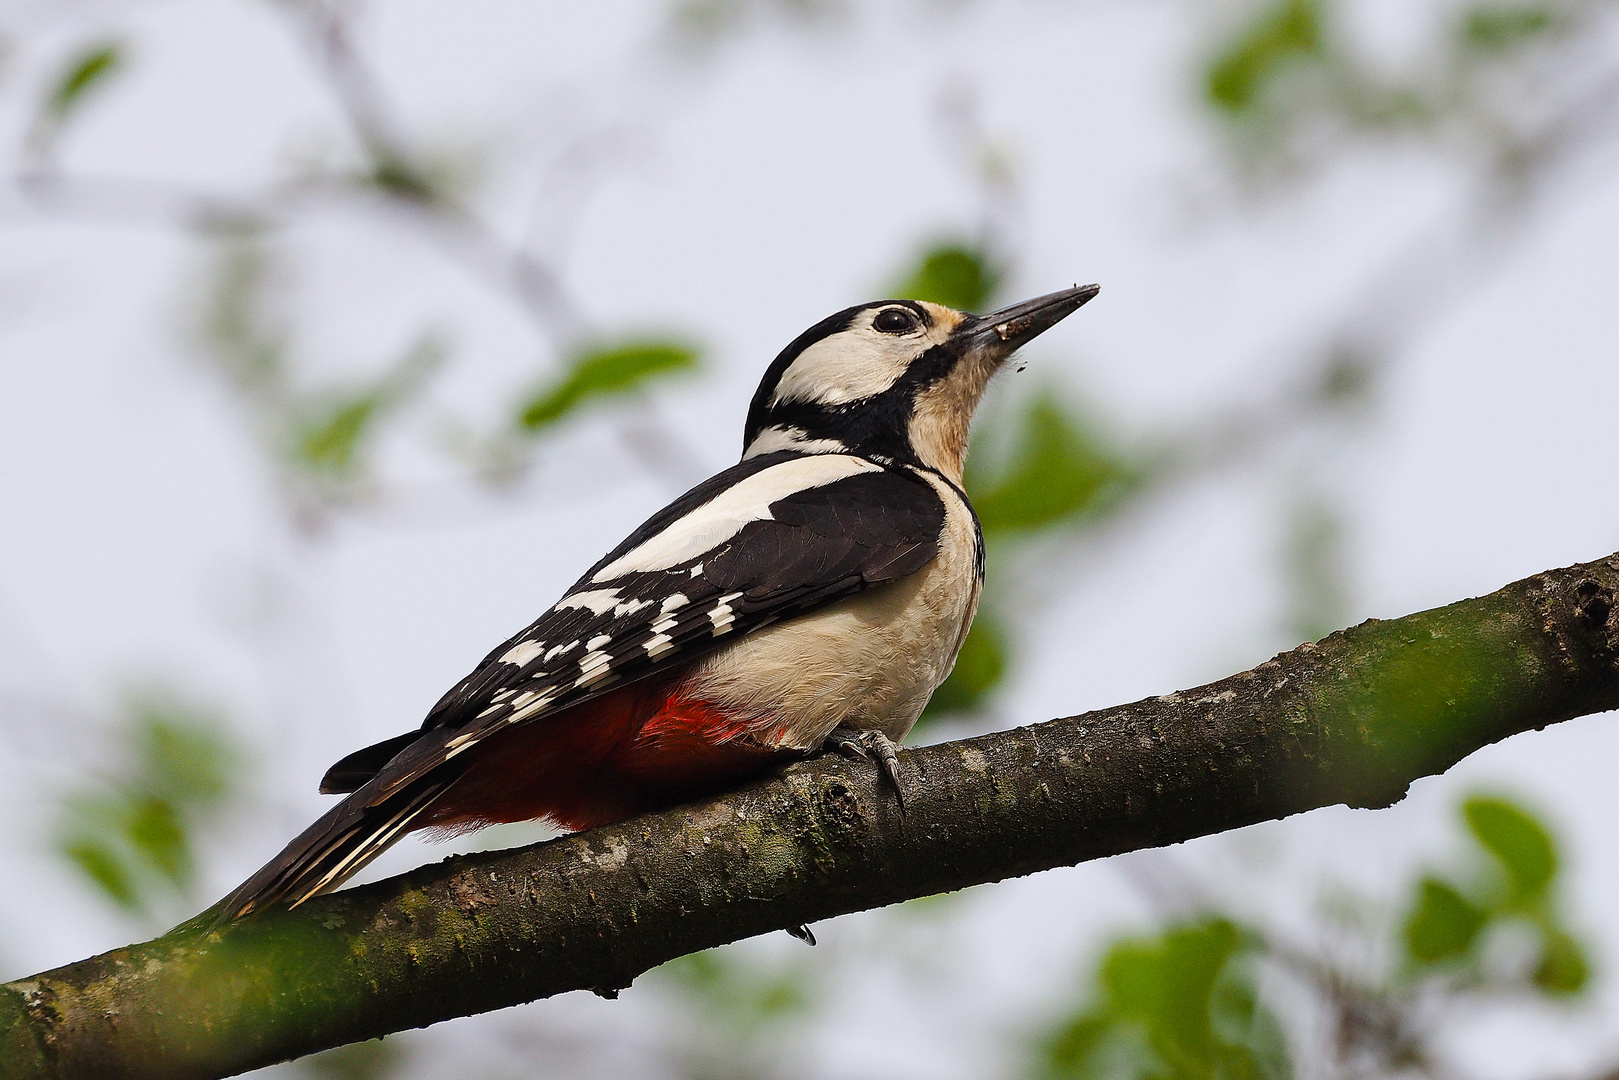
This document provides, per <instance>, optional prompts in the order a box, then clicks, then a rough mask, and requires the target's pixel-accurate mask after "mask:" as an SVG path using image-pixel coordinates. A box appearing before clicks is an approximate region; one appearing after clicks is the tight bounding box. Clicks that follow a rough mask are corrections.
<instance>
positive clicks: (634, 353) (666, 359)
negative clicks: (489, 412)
mask: <svg viewBox="0 0 1619 1080" xmlns="http://www.w3.org/2000/svg"><path fill="white" fill-rule="evenodd" d="M697 366H698V354H697V350H696V349H693V348H691V347H690V346H686V345H680V344H675V343H672V342H668V341H636V342H627V343H624V344H618V345H602V346H597V347H595V348H592V349H588V350H586V351H585V352H583V353H581V354H580V355H579V356H577V357H575V358H574V359H573V361H572V362H571V363H570V364H569V365H568V367H567V369H566V370H565V371H564V372H563V373H562V374H561V376H560V377H559V378H557V379H556V380H555V381H554V382H552V383H551V385H549V386H547V387H545V388H544V389H542V390H540V391H539V392H538V393H537V394H535V395H534V396H533V397H531V398H530V399H529V400H528V401H527V402H526V403H525V404H524V405H523V407H522V409H521V411H520V413H519V414H518V421H517V422H518V425H519V426H520V427H521V428H522V429H523V430H525V431H539V430H541V429H542V428H545V427H548V426H550V425H552V424H555V423H556V422H557V421H559V420H561V419H563V418H564V417H566V416H568V415H569V414H571V413H573V412H574V411H575V410H577V409H578V408H579V407H580V406H582V405H584V404H585V403H587V402H588V401H590V400H592V399H594V398H601V397H612V396H618V395H623V394H627V393H630V392H632V391H634V390H638V389H640V388H641V387H642V386H643V385H644V384H646V383H647V382H648V381H650V380H652V379H654V378H659V377H662V376H666V375H674V374H680V373H684V372H691V371H695V370H697Z"/></svg>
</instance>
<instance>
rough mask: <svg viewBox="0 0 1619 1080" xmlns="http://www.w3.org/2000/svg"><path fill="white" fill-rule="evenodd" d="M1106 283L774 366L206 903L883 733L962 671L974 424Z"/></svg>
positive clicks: (910, 308) (233, 905)
mask: <svg viewBox="0 0 1619 1080" xmlns="http://www.w3.org/2000/svg"><path fill="white" fill-rule="evenodd" d="M1096 293H1097V287H1096V286H1094V285H1087V286H1083V287H1077V288H1072V289H1066V290H1064V291H1062V292H1056V293H1051V294H1050V295H1048V296H1042V297H1039V298H1037V299H1034V300H1029V301H1026V302H1025V303H1021V304H1015V305H1013V306H1011V307H1009V308H1006V309H1004V310H1002V311H997V312H995V313H994V314H992V315H988V316H983V317H978V316H974V315H968V314H964V313H962V312H959V311H954V310H952V309H950V308H946V307H942V306H940V305H937V304H930V303H920V302H914V301H909V300H884V301H879V302H877V303H872V304H862V305H860V306H858V307H852V308H849V309H848V310H846V311H840V312H838V313H837V314H836V315H833V316H831V317H830V318H827V319H824V320H822V321H821V322H819V323H817V324H815V325H814V326H812V327H810V328H809V329H808V330H806V331H805V332H804V333H803V334H801V335H799V337H798V339H797V340H796V341H794V342H793V343H792V344H791V345H788V346H787V348H786V349H785V350H783V351H782V353H781V355H780V356H778V357H776V359H775V362H774V363H772V364H771V365H770V368H769V369H768V370H767V371H766V372H765V375H764V380H763V381H762V382H761V383H760V384H759V389H758V392H757V393H755V394H754V396H753V402H752V405H751V407H750V408H749V410H748V420H747V429H746V433H745V436H744V446H745V449H744V451H743V454H742V460H741V461H740V462H739V463H737V464H736V465H733V466H732V467H731V468H729V469H726V470H725V471H724V472H722V473H720V474H719V475H717V476H714V477H712V478H711V479H709V480H706V481H704V482H703V483H701V484H699V485H698V486H697V487H695V488H693V489H692V490H691V491H688V492H687V493H686V494H684V495H682V496H681V497H680V498H678V499H676V500H675V501H674V502H673V503H671V504H669V505H668V506H666V507H665V508H664V509H662V510H660V511H659V512H658V513H657V514H655V515H653V516H652V518H651V519H650V520H648V521H647V522H646V524H644V525H642V526H641V527H640V528H639V529H637V530H635V532H634V533H632V534H631V535H630V537H629V538H628V539H627V540H625V541H624V542H623V543H622V544H620V545H619V546H618V547H616V548H614V549H613V550H612V551H610V552H608V554H607V555H605V556H604V557H603V558H602V559H601V561H600V562H598V563H596V565H595V566H592V567H591V568H590V569H589V570H587V571H586V572H585V575H584V576H583V577H581V578H580V579H579V580H578V582H576V583H575V584H574V586H573V587H572V588H570V589H569V590H568V592H567V595H565V596H564V597H563V598H562V599H561V600H559V601H557V603H556V604H555V605H553V606H552V607H551V608H550V609H549V610H547V611H546V612H545V614H543V615H541V616H540V617H539V618H538V619H536V620H535V621H534V622H533V623H532V624H531V625H530V626H529V627H528V628H527V629H525V630H523V631H522V632H521V633H519V634H518V635H517V636H516V637H513V638H511V639H510V640H509V641H507V642H505V643H504V644H502V645H501V646H500V647H499V648H497V649H495V650H494V651H493V652H491V653H490V654H489V655H488V656H487V657H485V658H484V660H483V662H482V663H480V664H479V665H478V667H477V669H476V670H474V671H473V672H472V674H470V675H468V676H467V677H466V678H464V679H462V680H461V681H460V682H459V683H457V684H456V685H455V686H454V687H453V688H451V690H450V691H449V692H448V693H447V694H445V695H444V696H443V697H442V698H441V699H439V702H438V704H436V705H434V706H433V708H432V710H431V711H430V712H429V713H428V714H427V719H426V720H425V721H424V722H423V724H422V726H421V728H420V729H419V730H416V731H412V732H410V733H408V734H405V735H401V736H399V737H398V738H394V739H388V740H387V741H385V742H381V743H377V744H376V745H375V746H369V747H366V748H365V749H363V750H359V751H357V752H355V753H353V754H350V755H349V756H348V757H346V758H344V759H343V760H341V761H339V762H338V763H337V764H336V765H333V766H332V768H331V769H330V771H328V772H327V774H326V776H325V778H324V779H323V780H322V782H321V791H322V792H326V793H348V797H347V798H346V799H344V800H343V801H342V802H341V803H339V804H338V805H336V806H335V807H333V808H332V809H331V810H329V811H328V812H327V813H326V814H325V815H324V816H322V817H321V818H320V819H319V820H318V821H316V822H315V823H314V824H313V825H311V826H310V827H309V828H308V829H306V830H305V831H304V833H303V834H302V835H300V836H299V837H298V838H297V839H295V840H293V841H292V843H290V844H288V845H287V847H286V849H285V850H283V851H282V852H281V854H279V855H277V856H276V857H275V858H274V859H272V860H271V861H270V862H269V863H268V864H266V865H265V866H264V867H263V868H262V869H260V870H259V871H258V872H257V873H256V874H254V875H253V876H252V877H251V878H249V879H248V880H247V881H246V882H244V883H243V884H242V885H241V886H240V887H239V888H237V889H236V891H235V892H233V893H231V895H230V896H228V897H226V899H225V900H224V901H223V902H222V904H221V907H220V912H221V917H222V918H226V919H229V918H237V917H240V916H243V915H246V914H248V913H250V912H252V911H255V910H258V909H260V908H263V907H265V906H267V905H271V904H277V903H288V904H290V905H292V906H297V905H298V904H299V903H302V902H303V901H304V900H307V899H309V898H310V897H312V896H316V895H318V894H320V893H323V892H326V891H328V890H330V889H334V888H336V887H337V886H338V885H339V884H341V883H342V882H343V881H344V880H345V879H347V878H348V877H349V876H350V875H352V874H353V873H355V872H356V871H357V870H359V869H360V868H361V867H362V866H364V865H365V864H366V863H368V862H369V861H371V860H372V859H374V858H375V857H376V856H377V855H379V854H380V853H381V852H382V851H383V850H385V849H386V848H387V847H388V846H389V845H391V844H392V843H393V842H394V841H395V840H397V839H399V837H401V836H403V835H404V834H405V833H406V832H410V831H412V830H416V829H424V828H426V829H436V830H439V831H440V832H447V833H454V832H461V831H465V830H469V829H474V828H477V827H479V826H482V825H487V824H491V823H494V822H506V821H527V820H531V819H536V818H548V819H550V820H551V821H552V822H554V823H556V824H558V825H560V826H562V827H564V828H568V829H584V828H589V827H591V826H593V825H601V824H606V823H608V822H612V821H619V820H622V819H624V818H627V817H630V816H633V815H635V814H637V813H640V812H642V811H645V810H650V809H654V808H658V807H664V806H670V805H673V804H675V803H678V802H682V801H685V800H687V799H690V798H692V797H695V796H697V795H700V794H703V793H705V792H711V791H714V790H716V789H719V788H722V787H724V786H725V785H728V784H733V783H736V782H738V781H740V780H742V779H744V778H746V777H749V776H752V775H755V774H758V773H761V772H763V771H765V770H767V769H769V768H770V767H771V766H773V765H775V764H778V763H781V762H783V761H787V760H792V759H794V758H799V757H803V756H805V755H806V754H809V753H813V752H816V751H819V750H822V749H825V748H837V749H842V750H844V751H845V752H849V751H852V752H854V753H858V754H861V755H866V754H873V755H875V756H876V757H877V758H878V760H879V762H880V763H881V764H882V765H883V767H884V771H885V772H886V773H887V774H888V776H889V779H890V780H891V781H892V782H893V783H894V784H895V788H896V791H897V790H898V772H897V761H896V755H895V751H894V744H895V743H897V742H898V741H899V740H900V739H902V738H904V737H905V734H906V733H907V732H908V731H910V729H911V725H912V724H914V723H915V722H916V718H917V716H918V715H919V714H920V713H921V712H922V707H923V706H924V705H925V704H926V703H927V700H928V698H929V697H930V696H931V695H932V694H933V691H934V689H935V688H937V687H938V685H939V684H940V683H941V682H943V681H944V678H945V676H946V675H947V674H949V672H950V669H951V667H952V666H953V665H954V663H955V658H956V653H957V651H958V650H959V649H960V648H961V643H962V641H963V640H964V639H965V637H966V635H967V627H968V625H969V624H970V623H971V622H972V617H973V612H974V610H975V609H976V608H977V605H978V594H979V590H980V588H981V586H982V583H983V575H984V543H983V536H982V533H981V532H980V530H979V527H978V520H977V518H976V517H975V515H974V514H973V510H972V507H971V506H970V505H969V504H968V502H967V496H966V494H965V493H964V492H963V491H962V465H963V461H964V458H965V456H966V452H967V428H968V423H969V421H970V420H971V418H972V414H973V410H974V409H975V408H976V407H977V405H978V402H979V399H980V398H981V397H982V396H983V393H984V388H985V386H986V384H987V383H988V382H989V379H990V376H992V375H993V374H994V373H995V372H996V370H997V369H998V368H1000V366H1001V365H1002V364H1003V363H1005V361H1006V359H1007V358H1008V357H1009V356H1011V355H1012V353H1013V351H1014V350H1016V349H1017V348H1018V346H1020V345H1022V344H1023V343H1025V342H1026V341H1028V340H1029V339H1031V338H1033V337H1034V336H1036V335H1037V334H1039V333H1041V332H1042V331H1044V330H1046V329H1048V328H1050V327H1051V326H1052V325H1054V324H1055V323H1057V322H1058V321H1059V320H1060V319H1063V318H1064V317H1066V316H1067V315H1069V314H1070V313H1072V312H1073V311H1075V310H1076V309H1077V308H1079V307H1080V305H1082V304H1084V303H1085V302H1086V301H1088V300H1090V299H1091V298H1092V297H1093V296H1095V295H1096Z"/></svg>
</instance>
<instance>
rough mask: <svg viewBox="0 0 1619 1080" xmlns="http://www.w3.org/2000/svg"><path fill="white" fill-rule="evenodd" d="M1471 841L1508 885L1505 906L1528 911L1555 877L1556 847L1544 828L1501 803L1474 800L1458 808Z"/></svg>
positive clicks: (1527, 816)
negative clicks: (1492, 860)
mask: <svg viewBox="0 0 1619 1080" xmlns="http://www.w3.org/2000/svg"><path fill="white" fill-rule="evenodd" d="M1462 817H1463V818H1464V819H1466V821H1467V827H1468V829H1469V830H1471V831H1472V833H1473V837H1474V839H1476V840H1477V841H1478V842H1479V844H1480V845H1482V846H1483V847H1484V849H1485V850H1486V851H1488V852H1489V853H1490V854H1491V855H1494V856H1495V857H1496V859H1497V860H1498V861H1499V862H1500V863H1501V866H1502V868H1503V869H1504V870H1506V873H1507V877H1508V879H1509V880H1510V881H1511V883H1512V884H1511V890H1512V891H1511V895H1510V896H1509V897H1508V898H1507V901H1506V903H1508V904H1510V905H1511V906H1513V907H1532V906H1533V905H1535V904H1537V903H1539V902H1540V901H1541V900H1542V899H1544V897H1545V895H1546V891H1547V890H1548V889H1550V888H1551V884H1552V881H1553V879H1555V878H1556V877H1557V847H1556V845H1555V844H1554V843H1553V841H1552V838H1551V834H1550V833H1548V832H1547V831H1546V827H1545V826H1544V825H1542V824H1541V823H1540V822H1538V821H1536V820H1535V819H1534V818H1533V817H1531V816H1530V815H1529V813H1528V812H1527V811H1525V810H1524V809H1522V808H1521V807H1518V806H1514V805H1513V804H1512V803H1510V802H1507V801H1506V800H1505V799H1492V798H1486V797H1484V796H1474V797H1473V798H1470V799H1468V800H1467V801H1466V802H1465V803H1463V804H1462Z"/></svg>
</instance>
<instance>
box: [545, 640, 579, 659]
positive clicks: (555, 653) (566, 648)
mask: <svg viewBox="0 0 1619 1080" xmlns="http://www.w3.org/2000/svg"><path fill="white" fill-rule="evenodd" d="M578 647H579V639H578V638H574V639H573V640H572V641H570V642H568V643H567V644H566V645H558V646H556V647H555V648H553V649H552V650H551V651H550V652H548V653H546V654H545V662H546V663H547V664H549V663H550V662H551V661H553V660H555V659H556V658H557V657H559V656H561V655H562V654H563V653H565V652H571V651H573V650H574V649H577V648H578Z"/></svg>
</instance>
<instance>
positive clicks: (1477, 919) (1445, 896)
mask: <svg viewBox="0 0 1619 1080" xmlns="http://www.w3.org/2000/svg"><path fill="white" fill-rule="evenodd" d="M1488 919H1489V913H1488V912H1487V911H1485V910H1484V909H1482V908H1480V907H1479V906H1477V905H1476V904H1474V903H1473V902H1472V901H1471V900H1469V899H1467V897H1465V896H1463V895H1462V894H1461V893H1459V892H1457V891H1456V889H1455V888H1453V887H1452V886H1451V885H1450V884H1449V883H1447V882H1444V881H1441V880H1439V879H1438V878H1436V877H1431V876H1430V877H1424V878H1423V879H1422V881H1421V883H1420V884H1419V885H1418V887H1417V901H1416V903H1415V905H1413V907H1412V909H1411V913H1410V915H1408V916H1407V917H1406V921H1405V949H1406V955H1407V956H1409V957H1410V959H1411V962H1412V963H1415V964H1438V963H1443V962H1444V961H1447V960H1452V959H1455V958H1457V957H1459V956H1462V955H1465V954H1466V953H1467V951H1468V950H1469V949H1471V948H1472V947H1473V942H1474V940H1475V939H1477V937H1478V932H1479V931H1480V930H1482V929H1483V928H1484V923H1485V921H1486V920H1488Z"/></svg>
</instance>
